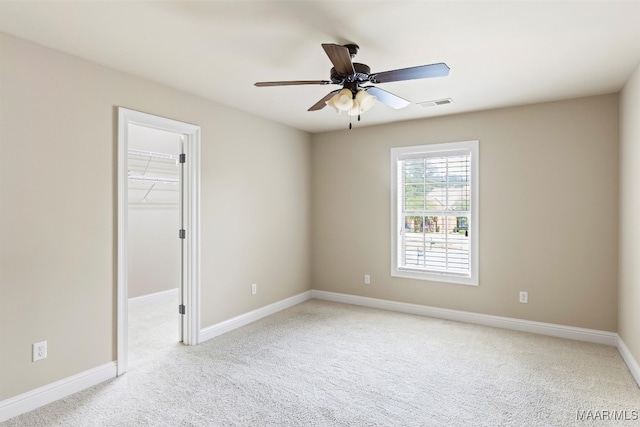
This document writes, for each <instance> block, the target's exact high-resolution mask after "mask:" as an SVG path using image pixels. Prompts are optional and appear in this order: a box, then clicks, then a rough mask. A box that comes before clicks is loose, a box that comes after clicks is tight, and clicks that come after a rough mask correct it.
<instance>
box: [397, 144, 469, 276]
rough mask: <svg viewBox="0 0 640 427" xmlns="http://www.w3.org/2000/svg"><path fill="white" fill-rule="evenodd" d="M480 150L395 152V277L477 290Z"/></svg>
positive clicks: (452, 147) (437, 147) (442, 147)
mask: <svg viewBox="0 0 640 427" xmlns="http://www.w3.org/2000/svg"><path fill="white" fill-rule="evenodd" d="M477 145H478V143H477V141H473V142H465V143H451V144H433V145H424V146H419V147H402V148H396V149H392V169H393V172H392V173H393V175H392V181H394V182H392V189H393V190H394V194H393V196H394V201H393V202H394V206H395V208H396V209H395V210H396V212H395V215H394V218H393V222H394V223H393V229H394V239H393V241H394V242H393V247H394V249H393V252H394V260H395V263H394V266H393V270H394V271H393V272H392V274H393V275H395V276H400V277H412V278H421V279H428V280H444V281H453V282H459V283H467V284H477V277H476V276H477V275H476V274H474V273H475V270H476V269H477V263H476V261H475V260H476V258H477V253H476V252H477V251H476V250H475V247H477V239H476V238H475V237H477V236H475V234H476V233H477V230H476V225H475V217H476V214H475V212H477V207H475V206H474V205H476V204H477V201H476V200H475V195H474V192H475V188H477V182H476V181H477V178H475V177H476V176H477V170H475V169H477ZM474 151H475V154H474Z"/></svg>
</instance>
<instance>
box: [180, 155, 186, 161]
mask: <svg viewBox="0 0 640 427" xmlns="http://www.w3.org/2000/svg"><path fill="white" fill-rule="evenodd" d="M186 162H187V155H186V154H185V153H182V154H180V163H186Z"/></svg>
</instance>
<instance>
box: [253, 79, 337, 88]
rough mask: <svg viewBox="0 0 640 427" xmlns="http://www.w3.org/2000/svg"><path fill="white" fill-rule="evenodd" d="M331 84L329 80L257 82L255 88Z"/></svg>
mask: <svg viewBox="0 0 640 427" xmlns="http://www.w3.org/2000/svg"><path fill="white" fill-rule="evenodd" d="M330 83H331V82H330V81H329V80H289V81H283V82H257V83H254V86H258V87H267V86H299V85H328V84H330Z"/></svg>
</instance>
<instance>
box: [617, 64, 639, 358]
mask: <svg viewBox="0 0 640 427" xmlns="http://www.w3.org/2000/svg"><path fill="white" fill-rule="evenodd" d="M619 251H620V285H619V295H618V301H619V302H618V304H619V313H620V314H619V318H618V328H619V332H618V333H619V334H620V337H621V338H622V340H623V341H624V342H625V344H626V345H627V347H628V348H629V350H630V351H631V353H632V354H633V357H634V358H635V360H636V361H637V362H638V363H640V262H639V261H640V65H639V66H638V67H637V68H636V70H635V72H634V73H633V75H632V76H631V78H630V79H629V81H628V82H627V84H626V85H625V87H624V89H623V91H622V93H621V95H620V249H619Z"/></svg>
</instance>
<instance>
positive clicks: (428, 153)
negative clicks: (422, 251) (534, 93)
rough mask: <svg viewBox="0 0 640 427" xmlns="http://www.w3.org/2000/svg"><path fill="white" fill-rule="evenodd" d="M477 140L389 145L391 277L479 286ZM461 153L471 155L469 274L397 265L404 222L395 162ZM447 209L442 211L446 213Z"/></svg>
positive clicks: (478, 161)
mask: <svg viewBox="0 0 640 427" xmlns="http://www.w3.org/2000/svg"><path fill="white" fill-rule="evenodd" d="M479 145H480V144H479V141H478V140H471V141H460V142H445V143H436V144H424V145H414V146H407V147H393V148H391V156H390V158H391V168H390V170H391V276H392V277H401V278H407V279H417V280H426V281H433V282H445V283H455V284H461V285H471V286H478V285H479V277H478V259H479V253H478V248H479V240H480V239H479V236H480V233H479V227H478V225H479V212H480V209H479V200H480V197H479V187H480V186H479V164H480V160H479ZM461 154H469V155H470V167H471V171H470V180H471V183H470V190H471V211H470V212H469V216H470V218H469V229H470V230H471V233H470V235H469V251H470V254H469V264H470V265H469V274H455V273H451V272H438V271H424V270H421V271H417V270H412V269H403V268H401V267H400V266H399V263H400V261H399V259H400V253H399V245H400V244H401V243H400V236H401V232H402V230H403V229H404V224H403V223H402V224H401V223H400V217H401V216H402V215H401V212H402V207H401V206H400V205H399V203H400V202H401V201H402V199H401V198H400V200H398V198H399V197H402V195H401V194H399V192H398V185H399V182H398V181H399V175H398V174H399V171H398V162H399V161H401V160H407V159H412V158H414V159H418V158H427V157H443V156H455V155H461ZM446 213H447V211H443V214H446Z"/></svg>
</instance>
